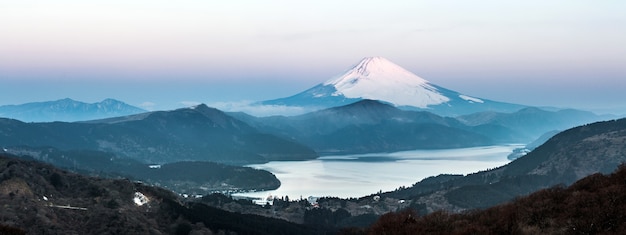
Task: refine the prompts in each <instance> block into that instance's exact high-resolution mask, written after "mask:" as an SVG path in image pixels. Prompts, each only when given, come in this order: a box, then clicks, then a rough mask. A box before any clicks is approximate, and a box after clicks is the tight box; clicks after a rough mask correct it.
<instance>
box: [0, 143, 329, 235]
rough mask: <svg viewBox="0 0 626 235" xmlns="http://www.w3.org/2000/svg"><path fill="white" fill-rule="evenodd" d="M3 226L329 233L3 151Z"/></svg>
mask: <svg viewBox="0 0 626 235" xmlns="http://www.w3.org/2000/svg"><path fill="white" fill-rule="evenodd" d="M0 206H2V210H0V232H14V233H15V234H21V232H24V233H26V234H191V233H193V234H215V233H218V232H226V233H230V232H232V233H234V234H325V233H326V232H328V231H324V230H320V229H317V228H312V227H307V226H304V225H298V224H293V223H289V222H286V221H284V220H277V219H271V218H267V217H262V216H257V215H244V214H240V213H232V212H227V211H224V210H220V209H216V208H213V207H210V206H208V205H206V204H203V203H201V202H191V201H190V202H185V201H182V198H180V197H178V196H177V195H175V194H173V193H172V192H170V191H167V190H164V189H160V188H156V187H150V186H146V185H143V184H141V183H133V182H131V181H128V180H112V179H101V178H92V177H86V176H81V175H77V174H74V173H69V172H66V171H63V170H58V169H56V168H54V167H52V166H50V165H47V164H43V163H39V162H35V161H24V160H20V159H17V158H15V156H11V155H7V154H5V153H0Z"/></svg>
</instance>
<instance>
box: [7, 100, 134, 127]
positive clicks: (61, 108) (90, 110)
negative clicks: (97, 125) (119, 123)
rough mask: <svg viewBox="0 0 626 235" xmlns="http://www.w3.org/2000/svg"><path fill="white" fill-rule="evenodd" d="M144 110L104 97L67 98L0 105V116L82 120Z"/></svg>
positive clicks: (33, 120) (44, 119)
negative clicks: (89, 99) (90, 100)
mask: <svg viewBox="0 0 626 235" xmlns="http://www.w3.org/2000/svg"><path fill="white" fill-rule="evenodd" d="M143 112H146V111H145V110H143V109H140V108H137V107H135V106H131V105H128V104H126V103H124V102H121V101H118V100H114V99H105V100H103V101H101V102H97V103H91V104H88V103H83V102H79V101H75V100H72V99H69V98H66V99H61V100H56V101H47V102H34V103H26V104H21V105H3V106H0V117H5V118H12V119H18V120H21V121H24V122H52V121H65V122H73V121H84V120H91V119H101V118H108V117H116V116H125V115H131V114H137V113H143Z"/></svg>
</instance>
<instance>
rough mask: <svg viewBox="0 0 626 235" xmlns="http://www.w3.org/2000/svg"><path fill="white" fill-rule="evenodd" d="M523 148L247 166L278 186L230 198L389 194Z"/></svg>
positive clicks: (482, 166) (484, 165)
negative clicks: (275, 180) (271, 177)
mask: <svg viewBox="0 0 626 235" xmlns="http://www.w3.org/2000/svg"><path fill="white" fill-rule="evenodd" d="M519 147H523V145H498V146H487V147H475V148H461V149H444V150H414V151H403V152H394V153H377V154H357V155H340V156H323V157H320V158H318V159H315V160H310V161H275V162H269V163H266V164H255V165H249V166H250V167H253V168H258V169H264V170H267V171H270V172H272V173H274V174H275V175H276V177H278V179H279V180H280V181H281V183H282V184H281V186H280V188H278V189H276V190H272V191H264V192H254V193H240V194H235V196H247V197H257V198H263V199H265V198H267V197H268V196H270V195H272V196H279V197H282V196H289V198H290V199H292V200H293V199H299V198H301V197H302V198H307V197H309V196H314V197H322V196H335V197H341V198H348V197H361V196H366V195H370V194H372V193H376V192H378V191H380V190H382V191H383V192H384V191H391V190H394V189H396V188H398V187H400V186H407V187H408V186H411V185H413V184H414V183H416V182H418V181H420V180H422V179H424V178H426V177H429V176H435V175H439V174H443V173H446V174H469V173H474V172H477V171H481V170H486V169H488V168H494V167H498V166H502V165H504V164H506V163H508V162H509V160H507V155H508V154H509V153H511V152H512V151H513V149H515V148H519Z"/></svg>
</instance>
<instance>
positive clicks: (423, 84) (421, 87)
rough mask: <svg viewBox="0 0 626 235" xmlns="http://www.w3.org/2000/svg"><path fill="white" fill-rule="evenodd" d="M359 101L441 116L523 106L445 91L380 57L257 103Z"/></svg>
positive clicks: (313, 104)
mask: <svg viewBox="0 0 626 235" xmlns="http://www.w3.org/2000/svg"><path fill="white" fill-rule="evenodd" d="M362 99H372V100H380V101H383V102H387V103H390V104H393V105H394V106H397V107H401V108H403V109H414V110H426V111H430V112H433V113H436V114H439V115H444V116H456V115H462V114H469V113H474V112H480V111H500V112H513V111H516V110H519V109H520V108H523V107H524V106H523V105H517V104H509V103H502V102H496V101H491V100H486V99H481V98H476V97H471V96H468V95H464V94H461V93H459V92H456V91H452V90H449V89H445V88H443V87H440V86H437V85H435V84H432V83H430V82H429V81H427V80H425V79H423V78H421V77H419V76H417V75H415V74H413V73H411V72H409V71H407V70H405V69H403V68H402V67H400V66H398V65H396V64H394V63H393V62H391V61H389V60H387V59H385V58H382V57H368V58H364V59H363V60H361V62H359V63H358V64H356V65H355V66H353V67H352V68H351V69H349V70H347V71H346V72H345V73H344V74H342V75H340V76H337V77H335V78H333V79H330V80H328V81H326V82H324V83H322V84H319V85H317V86H315V87H313V88H311V89H308V90H306V91H304V92H302V93H299V94H296V95H294V96H291V97H287V98H281V99H275V100H268V101H263V102H260V104H263V105H285V106H302V107H309V108H314V109H323V108H329V107H336V106H341V105H346V104H349V103H353V102H355V101H359V100H362Z"/></svg>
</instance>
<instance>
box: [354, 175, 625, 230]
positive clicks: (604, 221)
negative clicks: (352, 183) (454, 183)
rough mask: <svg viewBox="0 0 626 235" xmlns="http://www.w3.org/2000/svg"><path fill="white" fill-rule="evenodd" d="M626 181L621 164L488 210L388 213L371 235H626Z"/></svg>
mask: <svg viewBox="0 0 626 235" xmlns="http://www.w3.org/2000/svg"><path fill="white" fill-rule="evenodd" d="M624 182H626V166H624V165H622V166H620V167H619V168H618V170H617V171H615V172H614V173H613V174H610V175H608V176H605V175H602V174H594V175H590V176H587V177H585V178H583V179H581V180H579V181H577V182H576V183H574V184H573V185H571V186H570V187H568V188H562V187H553V188H549V189H544V190H541V191H538V192H535V193H533V194H531V195H528V196H525V197H521V198H518V199H515V200H514V201H513V202H511V203H507V204H504V205H499V206H495V207H491V208H488V209H485V210H475V211H471V212H466V213H462V214H452V213H446V212H436V213H433V214H429V215H426V216H423V217H420V216H419V215H416V214H415V213H413V212H412V211H403V212H399V213H389V214H386V215H383V216H382V217H381V218H380V219H379V220H378V221H377V222H376V223H375V224H374V225H373V226H372V227H371V228H370V229H369V231H367V234H621V233H623V231H625V230H626V220H624V219H623V218H624V217H626V184H624ZM450 224H454V225H455V226H449V225H450ZM357 231H358V230H357ZM359 232H360V231H359ZM346 234H348V233H346ZM349 234H357V233H349ZM363 234H366V233H365V231H363Z"/></svg>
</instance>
